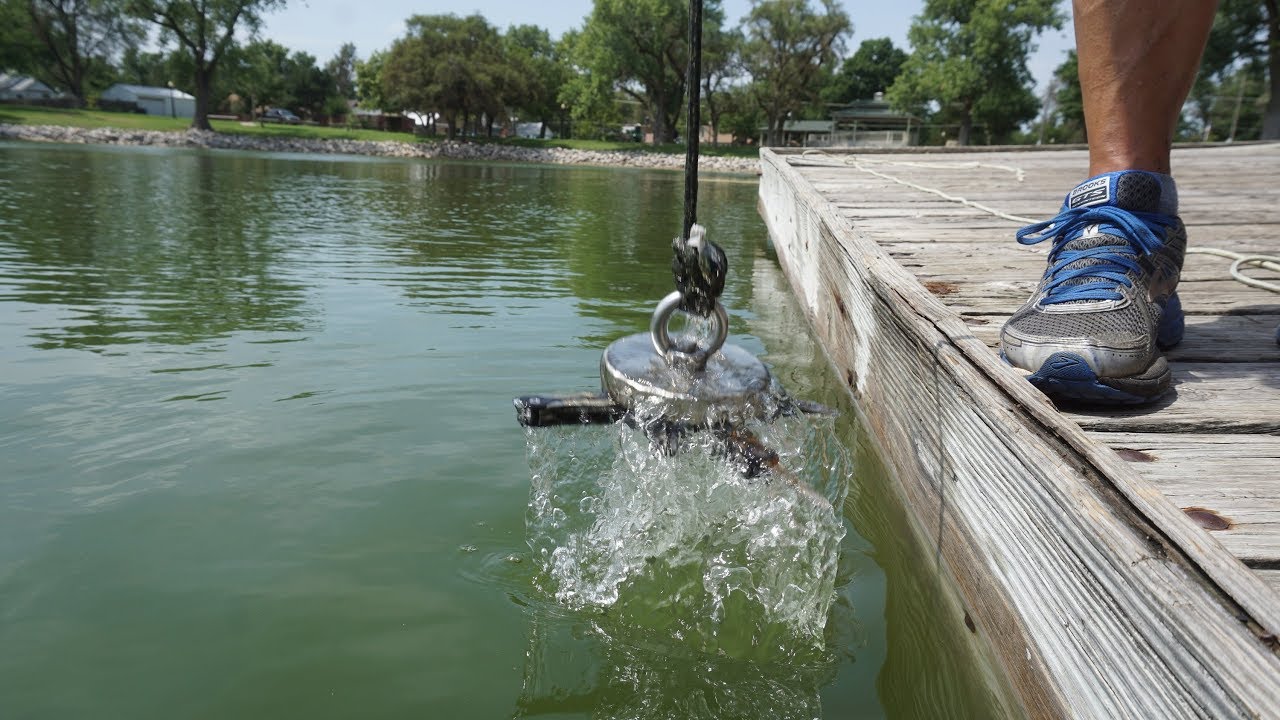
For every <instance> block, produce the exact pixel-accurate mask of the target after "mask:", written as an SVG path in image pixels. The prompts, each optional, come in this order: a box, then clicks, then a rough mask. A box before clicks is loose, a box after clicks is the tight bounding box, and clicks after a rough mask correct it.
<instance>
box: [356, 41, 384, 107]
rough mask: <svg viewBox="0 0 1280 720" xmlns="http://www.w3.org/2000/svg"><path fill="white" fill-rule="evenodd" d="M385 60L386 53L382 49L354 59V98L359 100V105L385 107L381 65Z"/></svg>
mask: <svg viewBox="0 0 1280 720" xmlns="http://www.w3.org/2000/svg"><path fill="white" fill-rule="evenodd" d="M386 61H387V54H386V53H385V52H383V51H382V50H378V51H376V52H373V53H370V54H369V57H368V58H366V59H365V60H363V61H356V99H358V100H359V101H360V106H361V107H365V108H374V109H377V110H382V109H385V106H386V103H385V102H384V101H383V95H382V67H383V65H384V64H386Z"/></svg>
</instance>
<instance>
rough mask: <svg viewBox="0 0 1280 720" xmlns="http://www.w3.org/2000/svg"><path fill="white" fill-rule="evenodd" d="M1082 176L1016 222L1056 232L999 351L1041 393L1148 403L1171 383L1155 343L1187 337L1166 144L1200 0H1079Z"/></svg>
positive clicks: (1178, 225) (1181, 240)
mask: <svg viewBox="0 0 1280 720" xmlns="http://www.w3.org/2000/svg"><path fill="white" fill-rule="evenodd" d="M1074 10H1075V26H1076V39H1077V49H1078V53H1079V63H1080V84H1081V90H1082V92H1083V96H1084V109H1085V124H1086V126H1087V128H1088V133H1089V164H1090V175H1091V177H1090V178H1089V179H1088V180H1086V181H1084V182H1083V183H1081V184H1080V185H1078V186H1076V188H1075V189H1074V190H1072V191H1071V193H1070V194H1068V195H1067V198H1066V200H1065V201H1064V202H1063V206H1062V210H1061V212H1060V213H1059V214H1058V216H1057V217H1055V218H1053V219H1051V220H1048V221H1046V222H1043V223H1037V224H1035V225H1030V226H1028V227H1025V228H1023V229H1022V230H1020V231H1018V240H1019V242H1022V243H1024V244H1033V243H1037V242H1041V241H1045V240H1050V241H1052V244H1053V247H1052V250H1051V251H1050V253H1049V267H1048V269H1047V270H1046V271H1045V274H1044V277H1043V279H1042V280H1041V282H1040V285H1039V287H1038V288H1037V289H1036V293H1035V295H1034V296H1032V298H1031V299H1030V300H1029V301H1028V302H1027V303H1026V304H1025V305H1023V307H1022V308H1021V309H1019V310H1018V312H1017V313H1015V314H1014V315H1013V317H1011V318H1010V319H1009V321H1008V322H1007V323H1005V326H1004V328H1003V329H1002V331H1001V335H1000V344H1001V354H1002V355H1003V356H1004V358H1005V359H1006V360H1007V361H1008V362H1009V363H1010V364H1011V365H1013V366H1015V367H1017V368H1020V369H1022V370H1023V371H1025V372H1026V373H1027V376H1028V379H1029V380H1030V381H1031V382H1032V383H1033V384H1035V385H1036V386H1037V387H1039V388H1040V389H1041V390H1043V391H1044V392H1046V393H1048V394H1050V395H1053V396H1058V397H1063V398H1067V399H1073V400H1080V401H1086V402H1097V403H1143V402H1149V401H1152V400H1155V399H1156V398H1158V397H1159V396H1160V395H1161V394H1163V393H1164V392H1165V390H1167V389H1168V387H1169V380H1170V372H1169V366H1168V363H1167V362H1165V359H1164V357H1163V356H1162V355H1161V354H1160V349H1161V348H1167V347H1171V346H1172V345H1175V344H1177V342H1178V341H1179V340H1181V338H1182V323H1183V321H1182V308H1181V306H1180V304H1179V302H1178V296H1177V293H1176V288H1177V285H1178V275H1179V273H1180V272H1181V269H1182V258H1183V253H1184V251H1185V248H1186V231H1185V230H1184V229H1183V226H1182V222H1181V221H1180V220H1179V219H1178V217H1177V213H1178V195H1177V190H1176V188H1175V186H1174V183H1173V178H1172V177H1170V176H1169V150H1170V146H1171V145H1172V143H1173V133H1174V129H1175V128H1176V127H1177V122H1178V115H1179V113H1180V111H1181V109H1182V104H1183V102H1184V101H1185V99H1186V95H1187V92H1188V91H1189V90H1190V88H1191V84H1192V82H1193V81H1194V79H1195V74H1196V70H1197V68H1198V66H1199V63H1200V54H1201V52H1202V51H1203V49H1204V44H1205V41H1206V39H1207V38H1208V33H1209V28H1210V26H1211V24H1212V22H1213V14H1214V10H1215V3H1214V2H1205V1H1204V0H1111V1H1106V0H1075V3H1074Z"/></svg>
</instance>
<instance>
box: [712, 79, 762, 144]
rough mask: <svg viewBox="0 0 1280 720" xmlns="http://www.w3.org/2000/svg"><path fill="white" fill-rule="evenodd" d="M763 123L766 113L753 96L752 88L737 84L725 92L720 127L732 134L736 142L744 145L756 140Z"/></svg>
mask: <svg viewBox="0 0 1280 720" xmlns="http://www.w3.org/2000/svg"><path fill="white" fill-rule="evenodd" d="M762 123H764V115H763V114H762V113H761V112H760V106H759V105H757V104H756V101H755V98H754V97H752V94H751V88H749V87H748V86H746V85H737V86H734V87H732V88H730V89H729V91H728V92H727V93H725V97H724V111H723V113H722V114H721V116H720V129H722V130H724V132H727V133H729V134H730V135H732V136H733V142H734V143H737V144H740V145H744V144H749V143H752V142H755V139H756V136H757V134H758V133H759V131H760V125H761V124H762Z"/></svg>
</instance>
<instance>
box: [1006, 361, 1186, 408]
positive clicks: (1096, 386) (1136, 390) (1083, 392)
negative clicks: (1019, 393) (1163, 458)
mask: <svg viewBox="0 0 1280 720" xmlns="http://www.w3.org/2000/svg"><path fill="white" fill-rule="evenodd" d="M1172 375H1173V374H1172V373H1171V372H1170V371H1169V363H1167V362H1165V359H1164V358H1163V357H1158V358H1156V360H1155V362H1153V363H1152V364H1151V367H1149V368H1147V369H1146V370H1145V371H1144V372H1142V373H1140V374H1138V375H1131V376H1128V377H1119V378H1100V377H1098V376H1097V374H1095V373H1094V372H1093V368H1091V367H1089V363H1088V362H1086V361H1085V359H1084V358H1082V357H1080V356H1079V355H1076V354H1074V353H1065V352H1062V353H1054V354H1053V355H1051V356H1050V357H1049V359H1048V360H1045V361H1044V364H1043V365H1041V366H1040V369H1039V370H1037V371H1035V372H1033V373H1031V374H1030V375H1028V376H1027V380H1028V381H1030V382H1031V384H1032V385H1034V386H1036V388H1037V389H1039V390H1040V392H1042V393H1044V394H1045V395H1048V396H1049V397H1052V398H1060V399H1064V400H1073V401H1079V402H1086V403H1092V404H1098V405H1144V404H1146V403H1150V402H1154V401H1156V400H1158V399H1159V398H1160V396H1161V395H1164V394H1165V392H1167V391H1168V390H1169V381H1170V379H1171V378H1172Z"/></svg>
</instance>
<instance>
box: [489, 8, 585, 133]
mask: <svg viewBox="0 0 1280 720" xmlns="http://www.w3.org/2000/svg"><path fill="white" fill-rule="evenodd" d="M502 40H503V45H504V48H505V52H506V57H507V60H508V62H509V63H510V64H511V66H512V68H511V69H512V70H513V71H514V78H515V80H516V81H517V82H515V83H513V86H512V89H513V90H514V93H513V94H512V96H511V97H510V98H508V103H509V104H510V105H512V106H513V107H514V108H515V109H516V110H517V112H519V113H520V114H521V115H522V116H524V117H526V118H530V119H536V120H537V121H538V122H540V123H541V124H542V128H541V130H540V131H539V136H540V137H542V136H545V134H546V129H547V125H548V124H549V123H550V122H551V121H552V119H553V118H555V117H556V116H557V114H558V113H559V112H560V91H561V89H562V88H563V87H564V84H565V83H566V82H567V81H568V77H569V65H568V63H567V61H566V59H565V58H564V57H563V53H562V49H561V47H560V46H559V45H557V44H556V43H555V42H554V41H552V39H551V35H550V34H548V33H547V31H546V30H544V29H542V28H540V27H537V26H536V25H516V26H514V27H512V28H510V29H508V30H507V32H506V34H505V35H504V36H503V38H502Z"/></svg>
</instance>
